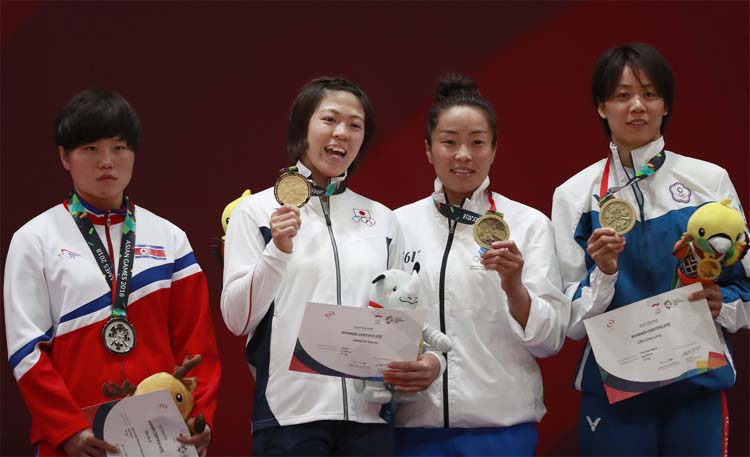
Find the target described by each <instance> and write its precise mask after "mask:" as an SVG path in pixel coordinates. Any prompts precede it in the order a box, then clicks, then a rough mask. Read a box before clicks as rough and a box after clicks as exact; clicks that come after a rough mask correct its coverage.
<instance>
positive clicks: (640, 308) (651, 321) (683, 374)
mask: <svg viewBox="0 0 750 457" xmlns="http://www.w3.org/2000/svg"><path fill="white" fill-rule="evenodd" d="M701 289H702V286H701V284H700V283H696V284H691V285H689V286H685V287H681V288H679V289H675V290H671V291H669V292H665V293H663V294H660V295H655V296H653V297H651V298H647V299H645V300H641V301H638V302H635V303H631V304H629V305H627V306H623V307H621V308H618V309H615V310H612V311H609V312H606V313H603V314H600V315H599V316H594V317H591V318H589V319H586V320H585V321H583V325H584V326H585V327H586V333H587V334H588V337H589V342H590V343H591V348H592V349H593V351H594V356H595V357H596V363H597V364H598V365H599V372H600V373H601V375H602V381H603V384H604V390H605V391H606V393H607V399H608V400H609V403H610V404H611V403H616V402H618V401H621V400H625V399H627V398H630V397H633V396H636V395H639V394H642V393H643V392H647V391H650V390H653V389H656V388H658V387H662V386H665V385H667V384H671V383H673V382H676V381H680V380H682V379H686V378H689V377H691V376H695V375H699V374H701V373H705V372H706V371H708V370H713V369H716V368H720V367H723V366H725V365H726V364H727V359H726V356H725V355H724V350H723V347H722V344H721V342H720V341H719V336H718V333H717V330H716V325H715V324H714V321H713V319H712V318H711V313H710V311H709V308H708V303H707V302H706V300H705V299H702V300H696V301H692V302H691V301H688V298H687V297H688V296H689V295H690V294H692V293H693V292H697V291H699V290H701Z"/></svg>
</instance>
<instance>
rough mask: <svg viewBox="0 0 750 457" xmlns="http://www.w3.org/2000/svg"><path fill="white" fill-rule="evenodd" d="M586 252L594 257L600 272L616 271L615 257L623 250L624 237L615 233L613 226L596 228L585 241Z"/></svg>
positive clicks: (608, 273) (611, 272) (611, 273)
mask: <svg viewBox="0 0 750 457" xmlns="http://www.w3.org/2000/svg"><path fill="white" fill-rule="evenodd" d="M587 244H588V247H587V248H586V252H587V253H588V254H589V255H590V256H591V258H592V259H594V262H596V266H598V267H599V270H601V271H602V273H604V274H607V275H613V274H615V273H617V257H618V256H619V255H620V253H621V252H622V251H624V250H625V237H624V236H621V235H617V232H615V229H613V228H606V227H602V228H598V229H596V230H594V233H592V234H591V236H590V237H589V240H588V241H587Z"/></svg>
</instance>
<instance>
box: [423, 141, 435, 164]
mask: <svg viewBox="0 0 750 457" xmlns="http://www.w3.org/2000/svg"><path fill="white" fill-rule="evenodd" d="M424 152H425V154H427V161H428V162H430V164H432V165H435V161H434V160H433V159H432V148H431V147H430V143H428V142H427V140H424Z"/></svg>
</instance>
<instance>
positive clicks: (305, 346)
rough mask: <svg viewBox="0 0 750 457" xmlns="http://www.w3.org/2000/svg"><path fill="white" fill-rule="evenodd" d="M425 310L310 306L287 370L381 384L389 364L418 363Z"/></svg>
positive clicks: (306, 309)
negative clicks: (399, 362)
mask: <svg viewBox="0 0 750 457" xmlns="http://www.w3.org/2000/svg"><path fill="white" fill-rule="evenodd" d="M426 317H427V310H426V309H386V308H355V307H352V306H336V305H324V304H322V303H308V304H307V307H306V308H305V314H304V316H303V317H302V325H301V327H300V331H299V336H298V337H297V344H296V346H295V348H294V353H293V354H292V360H291V362H290V364H289V369H290V370H293V371H302V372H306V373H315V374H322V375H328V376H343V377H347V378H358V379H372V380H375V379H382V378H383V370H384V369H385V368H386V365H388V362H392V361H402V360H416V359H417V353H418V351H419V344H420V342H421V339H422V327H423V326H424V321H425V318H426Z"/></svg>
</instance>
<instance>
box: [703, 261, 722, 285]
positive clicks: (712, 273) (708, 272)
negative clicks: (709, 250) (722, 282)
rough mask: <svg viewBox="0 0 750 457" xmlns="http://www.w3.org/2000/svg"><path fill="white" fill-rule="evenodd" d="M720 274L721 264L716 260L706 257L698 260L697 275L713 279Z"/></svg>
mask: <svg viewBox="0 0 750 457" xmlns="http://www.w3.org/2000/svg"><path fill="white" fill-rule="evenodd" d="M720 274H721V264H720V263H719V261H718V260H716V259H712V258H711V257H706V258H703V259H701V260H700V262H698V277H699V278H701V279H706V280H709V281H713V280H714V279H716V278H718V277H719V275H720Z"/></svg>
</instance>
